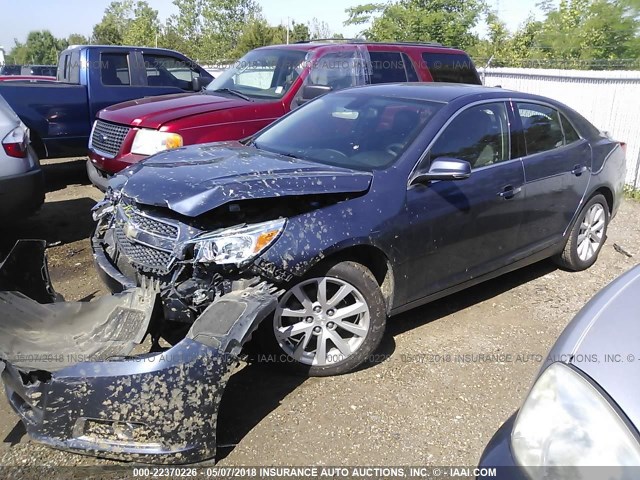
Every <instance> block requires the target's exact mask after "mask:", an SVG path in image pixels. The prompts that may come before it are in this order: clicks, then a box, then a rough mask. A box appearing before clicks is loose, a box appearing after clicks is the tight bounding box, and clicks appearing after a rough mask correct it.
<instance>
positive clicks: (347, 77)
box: [307, 49, 366, 90]
mask: <svg viewBox="0 0 640 480" xmlns="http://www.w3.org/2000/svg"><path fill="white" fill-rule="evenodd" d="M310 67H311V68H310V70H309V76H308V78H307V80H308V84H309V85H324V86H328V87H331V88H332V90H340V89H343V88H347V87H355V86H356V85H364V84H365V70H366V66H365V65H364V62H363V59H362V57H361V56H360V52H359V50H356V49H353V50H340V51H336V52H329V53H326V54H324V55H322V56H321V57H320V58H318V59H314V60H312V61H311V64H310Z"/></svg>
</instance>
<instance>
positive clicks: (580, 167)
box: [571, 165, 587, 177]
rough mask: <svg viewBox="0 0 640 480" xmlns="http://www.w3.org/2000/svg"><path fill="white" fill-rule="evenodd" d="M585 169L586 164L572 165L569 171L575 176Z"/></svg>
mask: <svg viewBox="0 0 640 480" xmlns="http://www.w3.org/2000/svg"><path fill="white" fill-rule="evenodd" d="M586 171H587V167H586V165H574V166H573V170H571V173H572V174H574V175H575V176H576V177H579V176H580V175H582V174H583V173H584V172H586Z"/></svg>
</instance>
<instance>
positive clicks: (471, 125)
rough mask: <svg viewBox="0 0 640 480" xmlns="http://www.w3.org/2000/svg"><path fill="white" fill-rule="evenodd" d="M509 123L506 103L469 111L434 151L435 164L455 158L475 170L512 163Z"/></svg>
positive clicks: (439, 139)
mask: <svg viewBox="0 0 640 480" xmlns="http://www.w3.org/2000/svg"><path fill="white" fill-rule="evenodd" d="M509 150H510V145H509V122H508V116H507V109H506V106H505V104H504V103H503V102H499V103H487V104H482V105H478V106H475V107H471V108H468V109H467V110H464V111H463V112H462V113H460V114H459V115H458V116H457V117H455V118H454V119H453V121H452V122H451V123H450V124H449V125H448V126H447V127H446V128H445V130H444V131H443V132H442V134H441V135H440V136H439V137H438V139H437V140H436V143H435V144H434V145H433V147H432V148H431V160H435V159H436V158H438V157H451V158H458V159H461V160H466V161H467V162H469V163H470V164H471V167H472V168H480V167H486V166H487V165H492V164H494V163H498V162H503V161H505V160H509Z"/></svg>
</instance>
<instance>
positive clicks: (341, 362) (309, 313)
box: [272, 262, 386, 376]
mask: <svg viewBox="0 0 640 480" xmlns="http://www.w3.org/2000/svg"><path fill="white" fill-rule="evenodd" d="M385 324H386V310H385V304H384V299H383V297H382V293H381V292H380V287H379V286H378V283H377V282H376V280H375V278H374V276H373V274H372V273H371V272H370V271H369V270H368V269H367V268H366V267H364V266H362V265H360V264H358V263H355V262H340V263H336V264H333V265H331V266H329V267H328V268H325V269H324V270H320V271H316V272H314V273H313V275H311V276H310V277H308V278H306V279H304V280H302V281H299V282H297V283H295V284H294V285H292V286H291V287H290V288H289V289H288V290H287V291H286V293H285V294H284V295H283V296H282V297H281V299H280V301H279V303H278V307H277V309H276V311H275V313H274V316H273V329H272V330H273V331H272V335H273V337H272V338H275V342H276V343H277V345H278V347H279V350H280V352H281V354H282V353H283V354H284V355H285V358H286V363H287V365H289V366H290V367H293V368H295V369H296V370H298V371H301V372H304V373H306V374H308V375H310V376H329V375H339V374H342V373H347V372H349V371H351V370H353V369H355V368H356V367H358V366H359V365H360V364H362V363H363V362H364V361H366V359H367V358H368V357H369V356H370V354H371V353H372V352H373V351H374V350H375V349H376V348H377V347H378V345H379V344H380V341H381V339H382V336H383V333H384V329H385Z"/></svg>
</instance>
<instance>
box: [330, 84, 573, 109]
mask: <svg viewBox="0 0 640 480" xmlns="http://www.w3.org/2000/svg"><path fill="white" fill-rule="evenodd" d="M355 90H360V91H363V92H365V91H366V92H367V93H368V94H373V95H380V96H385V97H398V98H406V99H420V100H432V101H436V102H444V103H449V102H451V101H453V100H457V99H462V98H464V97H469V98H470V99H471V98H472V99H473V100H478V99H482V98H478V97H483V98H487V99H490V98H513V97H517V98H522V99H527V100H537V101H542V102H546V103H551V104H553V105H557V106H559V107H562V106H563V105H562V104H560V103H558V102H556V101H554V100H552V99H550V98H546V97H542V96H539V95H532V94H529V93H522V92H516V91H515V90H506V89H504V88H501V87H486V86H484V85H470V84H465V83H442V82H407V83H381V84H376V85H363V86H360V87H353V88H347V89H343V90H339V91H336V92H335V93H334V94H335V95H340V94H343V93H348V92H349V91H355Z"/></svg>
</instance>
